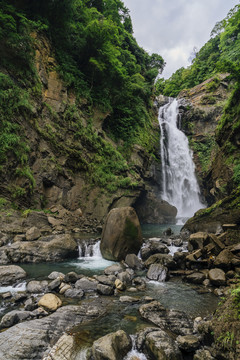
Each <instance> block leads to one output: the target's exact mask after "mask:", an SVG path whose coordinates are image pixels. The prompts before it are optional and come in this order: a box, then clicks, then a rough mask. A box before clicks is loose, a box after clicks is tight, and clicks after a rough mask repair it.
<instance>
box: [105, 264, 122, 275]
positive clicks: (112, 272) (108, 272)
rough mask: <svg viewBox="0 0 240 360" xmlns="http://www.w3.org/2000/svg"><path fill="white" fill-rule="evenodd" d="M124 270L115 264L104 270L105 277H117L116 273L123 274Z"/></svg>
mask: <svg viewBox="0 0 240 360" xmlns="http://www.w3.org/2000/svg"><path fill="white" fill-rule="evenodd" d="M123 271H124V269H123V267H122V265H120V264H116V265H110V266H108V267H107V268H106V269H104V274H105V275H117V274H118V273H121V272H123Z"/></svg>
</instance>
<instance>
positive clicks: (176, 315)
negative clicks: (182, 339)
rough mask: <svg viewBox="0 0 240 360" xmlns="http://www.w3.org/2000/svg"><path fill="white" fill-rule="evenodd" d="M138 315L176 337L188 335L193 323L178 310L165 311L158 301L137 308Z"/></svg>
mask: <svg viewBox="0 0 240 360" xmlns="http://www.w3.org/2000/svg"><path fill="white" fill-rule="evenodd" d="M139 312H140V315H141V316H142V317H143V318H144V319H146V320H149V321H151V322H152V323H153V324H155V325H157V326H159V327H160V328H162V329H166V330H171V331H172V332H174V333H175V334H177V335H189V334H191V333H192V330H193V322H192V321H191V320H190V319H189V318H188V316H187V315H186V314H185V313H184V312H182V311H178V310H167V309H165V308H164V307H163V306H162V305H161V303H159V302H158V301H153V302H151V303H149V304H144V305H142V306H140V308H139Z"/></svg>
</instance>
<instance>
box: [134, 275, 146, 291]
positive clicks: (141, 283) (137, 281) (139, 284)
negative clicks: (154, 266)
mask: <svg viewBox="0 0 240 360" xmlns="http://www.w3.org/2000/svg"><path fill="white" fill-rule="evenodd" d="M132 284H133V285H134V286H136V288H137V289H138V290H140V291H142V290H145V289H146V281H145V280H144V279H143V278H142V277H140V276H137V277H135V278H134V279H133V280H132Z"/></svg>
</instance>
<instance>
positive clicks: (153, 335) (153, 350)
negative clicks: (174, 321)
mask: <svg viewBox="0 0 240 360" xmlns="http://www.w3.org/2000/svg"><path fill="white" fill-rule="evenodd" d="M144 349H145V351H146V352H147V354H148V355H149V356H150V357H151V358H153V359H159V360H168V359H171V360H182V354H181V351H180V350H179V348H178V346H177V344H176V342H175V341H174V340H173V338H171V337H170V336H169V335H168V334H167V333H166V332H165V331H163V330H160V329H159V330H155V331H151V332H149V333H148V334H147V335H146V338H145V342H144Z"/></svg>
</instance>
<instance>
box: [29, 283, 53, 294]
mask: <svg viewBox="0 0 240 360" xmlns="http://www.w3.org/2000/svg"><path fill="white" fill-rule="evenodd" d="M47 288H48V282H47V281H46V280H43V281H38V280H32V281H29V283H28V284H27V292H29V293H32V294H40V293H44V292H45V291H47Z"/></svg>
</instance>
